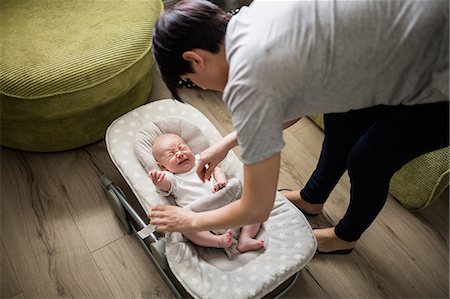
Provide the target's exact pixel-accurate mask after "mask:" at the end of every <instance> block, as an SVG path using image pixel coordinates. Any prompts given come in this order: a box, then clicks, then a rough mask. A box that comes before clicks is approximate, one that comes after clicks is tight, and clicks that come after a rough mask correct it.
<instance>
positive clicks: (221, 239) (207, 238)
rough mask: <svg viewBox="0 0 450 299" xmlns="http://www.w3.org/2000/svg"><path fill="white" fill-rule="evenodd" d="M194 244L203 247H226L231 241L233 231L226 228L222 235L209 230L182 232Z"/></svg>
mask: <svg viewBox="0 0 450 299" xmlns="http://www.w3.org/2000/svg"><path fill="white" fill-rule="evenodd" d="M183 235H184V236H185V237H186V238H188V239H189V240H191V241H192V242H193V243H194V244H196V245H199V246H203V247H215V248H228V247H230V246H231V244H232V243H233V231H232V230H231V229H229V230H227V231H226V233H224V234H223V235H215V234H213V233H212V232H210V231H203V232H194V233H183Z"/></svg>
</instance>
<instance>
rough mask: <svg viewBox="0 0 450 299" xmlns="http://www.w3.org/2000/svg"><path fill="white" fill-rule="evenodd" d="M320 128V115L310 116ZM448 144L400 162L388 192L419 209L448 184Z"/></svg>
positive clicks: (430, 202) (428, 203)
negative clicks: (402, 163) (445, 146)
mask: <svg viewBox="0 0 450 299" xmlns="http://www.w3.org/2000/svg"><path fill="white" fill-rule="evenodd" d="M309 118H311V119H312V120H313V121H314V122H315V123H316V124H317V125H318V126H319V127H320V128H322V129H323V127H324V125H323V116H322V115H313V116H309ZM449 173H450V169H449V148H442V149H439V150H436V151H433V152H430V153H427V154H424V155H421V156H419V157H417V158H415V159H413V160H412V161H410V162H408V163H406V164H405V165H403V167H402V168H401V169H400V170H399V171H397V172H396V173H395V174H394V176H393V177H392V179H391V183H390V186H389V193H391V194H392V195H393V196H394V197H395V198H397V200H398V201H399V202H400V203H401V204H402V205H403V206H404V207H405V208H407V209H410V210H413V211H420V210H423V209H425V208H426V207H428V206H429V205H430V204H432V203H433V202H434V201H435V200H436V199H437V198H438V197H439V195H441V194H442V192H444V190H445V189H446V188H447V187H448V186H449Z"/></svg>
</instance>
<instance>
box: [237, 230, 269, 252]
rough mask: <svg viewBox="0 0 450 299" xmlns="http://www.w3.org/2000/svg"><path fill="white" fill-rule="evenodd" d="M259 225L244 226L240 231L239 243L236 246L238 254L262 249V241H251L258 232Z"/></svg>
mask: <svg viewBox="0 0 450 299" xmlns="http://www.w3.org/2000/svg"><path fill="white" fill-rule="evenodd" d="M260 226H261V224H259V223H255V224H250V225H246V226H244V227H243V228H242V229H241V234H240V235H239V241H238V244H237V246H236V248H237V250H239V251H240V252H246V251H250V250H258V249H261V248H263V247H264V241H262V240H256V239H253V238H254V237H255V236H256V234H257V233H258V231H259V227H260Z"/></svg>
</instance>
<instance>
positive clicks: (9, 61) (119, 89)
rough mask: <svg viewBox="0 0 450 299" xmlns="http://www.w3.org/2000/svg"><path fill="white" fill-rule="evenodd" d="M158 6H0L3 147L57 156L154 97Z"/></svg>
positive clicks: (35, 2)
mask: <svg viewBox="0 0 450 299" xmlns="http://www.w3.org/2000/svg"><path fill="white" fill-rule="evenodd" d="M162 10H163V4H162V1H160V0H146V1H137V0H134V1H133V0H127V1H125V0H120V1H114V0H109V1H87V2H86V1H81V0H73V1H51V0H47V1H45V0H28V1H14V0H11V1H1V2H0V28H1V35H2V45H1V51H0V99H1V144H2V145H4V146H8V147H12V148H16V149H22V150H30V151H46V152H47V151H59V150H66V149H71V148H75V147H79V146H82V145H85V144H89V143H92V142H95V141H97V140H99V139H101V138H103V136H104V133H105V130H106V128H107V126H108V125H109V124H110V123H111V122H112V121H113V120H114V119H116V118H117V117H118V116H120V115H122V114H124V113H125V112H128V111H130V110H132V109H134V108H135V107H137V106H139V105H141V104H143V103H144V102H145V101H146V99H147V97H148V95H149V94H150V90H151V82H152V78H151V68H152V66H153V63H154V61H153V57H152V54H151V37H152V30H153V25H154V23H155V22H156V19H157V17H158V16H159V14H160V13H161V11H162Z"/></svg>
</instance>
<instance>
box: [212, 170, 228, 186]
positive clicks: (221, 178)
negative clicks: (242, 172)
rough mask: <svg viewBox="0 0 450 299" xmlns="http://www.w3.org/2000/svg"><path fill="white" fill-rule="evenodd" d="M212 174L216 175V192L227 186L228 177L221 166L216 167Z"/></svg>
mask: <svg viewBox="0 0 450 299" xmlns="http://www.w3.org/2000/svg"><path fill="white" fill-rule="evenodd" d="M212 176H213V177H214V180H216V183H215V184H214V192H217V191H219V190H220V189H222V188H225V186H226V185H227V177H226V175H225V172H224V171H223V170H222V169H220V167H216V168H215V169H214V172H213V174H212Z"/></svg>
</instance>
